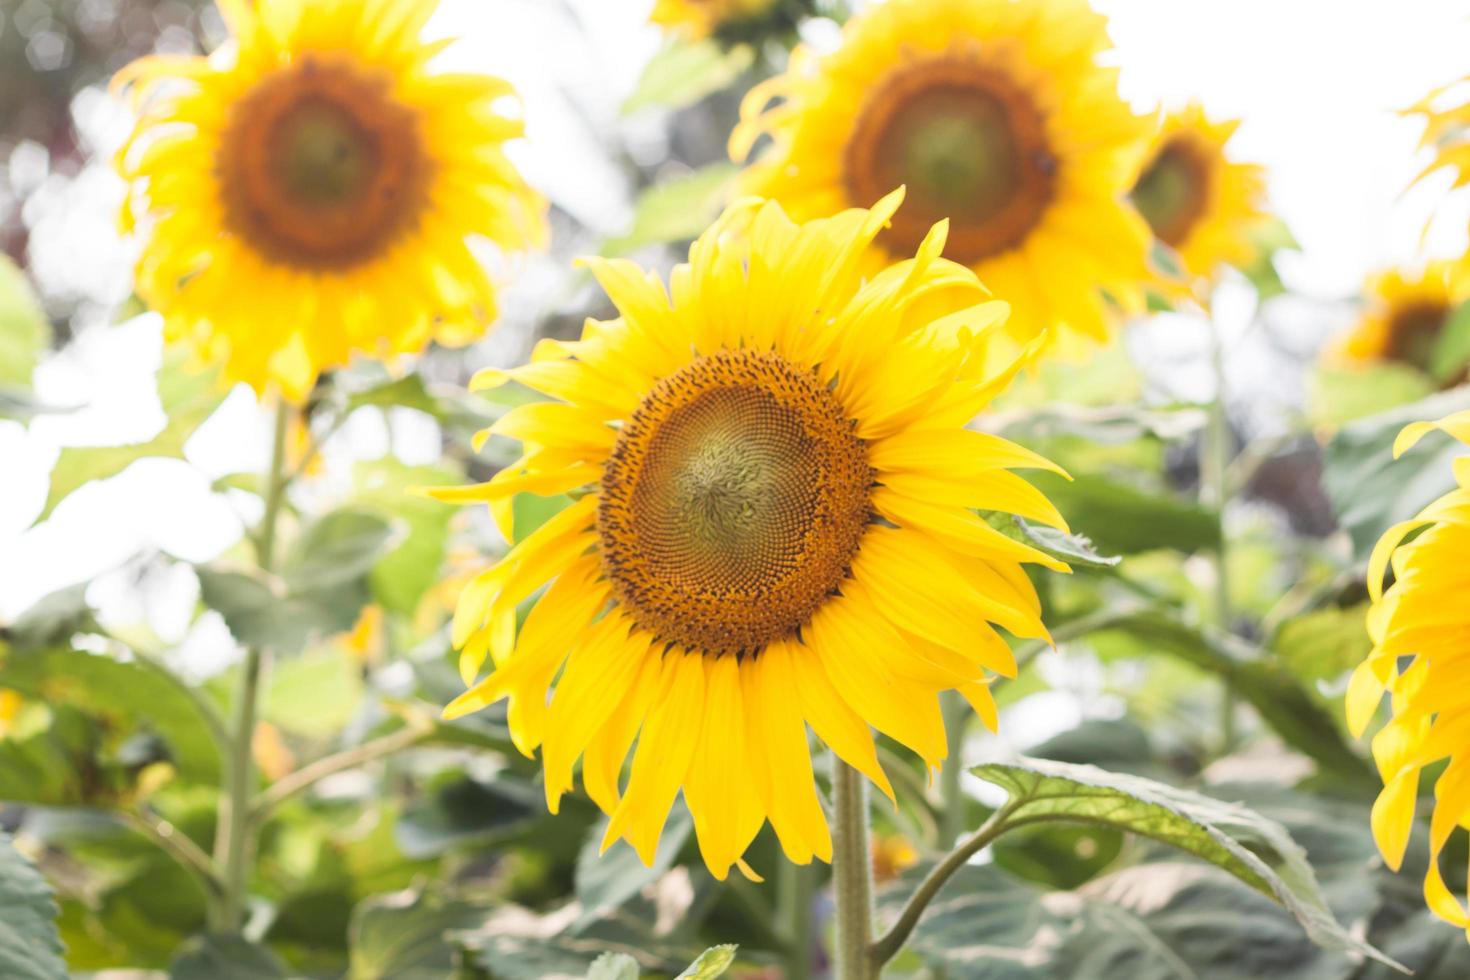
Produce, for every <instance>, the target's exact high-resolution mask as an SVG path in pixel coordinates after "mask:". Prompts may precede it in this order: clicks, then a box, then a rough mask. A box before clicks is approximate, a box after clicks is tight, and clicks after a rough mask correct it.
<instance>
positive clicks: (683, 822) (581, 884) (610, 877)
mask: <svg viewBox="0 0 1470 980" xmlns="http://www.w3.org/2000/svg"><path fill="white" fill-rule="evenodd" d="M606 831H607V821H606V820H602V821H600V822H599V823H598V824H597V825H596V826H594V827H593V828H592V831H591V832H590V833H589V834H588V835H587V840H586V842H585V843H584V844H583V845H582V850H581V851H580V852H579V853H578V854H577V876H576V884H577V901H578V902H580V903H581V905H582V915H581V917H580V918H579V919H578V920H577V927H579V928H580V927H582V926H585V925H587V924H588V923H590V922H592V921H593V920H595V919H598V918H600V917H602V916H604V915H607V914H608V913H609V912H611V911H613V910H614V909H616V908H619V907H620V906H622V905H623V903H624V902H627V901H628V900H629V899H631V898H633V897H634V896H635V895H637V894H638V893H639V892H641V891H642V890H643V889H644V888H645V887H647V886H648V885H651V884H652V883H653V882H655V881H657V880H658V879H659V878H661V877H662V876H663V874H664V872H666V871H668V870H669V868H671V867H672V866H673V864H674V861H675V860H676V859H677V858H678V857H679V852H680V851H681V850H682V849H683V848H684V844H685V843H686V842H687V841H688V840H689V835H690V834H691V833H693V831H694V822H693V820H691V819H690V816H689V811H688V810H687V809H685V808H684V807H683V806H676V807H675V808H674V809H673V811H672V812H671V813H670V814H669V820H668V823H666V824H665V825H664V832H663V835H662V836H661V837H660V838H659V842H658V853H657V854H656V855H655V857H654V862H653V867H646V866H645V865H644V864H643V860H642V859H641V858H639V857H638V852H637V851H635V850H633V848H632V847H631V846H629V845H628V844H627V842H625V841H618V842H617V843H616V844H614V845H613V846H612V847H611V848H609V849H608V851H607V853H606V854H604V853H602V836H603V834H604V833H605V832H606Z"/></svg>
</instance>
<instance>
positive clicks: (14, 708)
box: [0, 688, 26, 738]
mask: <svg viewBox="0 0 1470 980" xmlns="http://www.w3.org/2000/svg"><path fill="white" fill-rule="evenodd" d="M25 703H26V702H25V698H23V697H21V696H20V695H19V694H17V693H15V692H14V691H11V690H8V689H4V688H0V738H5V737H6V736H7V735H9V734H10V732H11V731H12V730H13V729H14V728H15V719H16V718H18V717H20V712H21V709H22V708H24V707H25Z"/></svg>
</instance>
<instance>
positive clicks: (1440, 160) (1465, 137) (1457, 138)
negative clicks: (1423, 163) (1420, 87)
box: [1404, 75, 1470, 188]
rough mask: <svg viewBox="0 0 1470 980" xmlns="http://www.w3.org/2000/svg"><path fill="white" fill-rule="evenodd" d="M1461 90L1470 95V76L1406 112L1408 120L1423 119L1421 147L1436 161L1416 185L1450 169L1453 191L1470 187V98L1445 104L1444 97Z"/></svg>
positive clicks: (1437, 91) (1421, 174) (1427, 96)
mask: <svg viewBox="0 0 1470 980" xmlns="http://www.w3.org/2000/svg"><path fill="white" fill-rule="evenodd" d="M1458 90H1465V92H1466V93H1467V94H1470V75H1467V76H1465V77H1464V78H1461V79H1459V80H1457V81H1454V82H1451V83H1450V84H1448V85H1444V86H1441V87H1440V88H1437V89H1435V90H1434V91H1433V92H1430V93H1429V94H1428V95H1426V96H1425V97H1424V98H1423V99H1422V100H1420V101H1419V102H1416V103H1415V104H1414V105H1412V106H1410V107H1409V108H1408V109H1406V110H1405V111H1404V115H1406V116H1422V117H1423V118H1424V136H1423V137H1422V138H1421V139H1420V143H1419V145H1420V146H1421V147H1423V148H1425V149H1428V150H1432V151H1433V152H1434V159H1433V160H1431V161H1430V163H1429V165H1428V166H1427V167H1425V168H1424V169H1423V170H1422V171H1420V173H1419V176H1418V177H1416V178H1414V183H1418V182H1419V181H1421V180H1423V179H1424V178H1425V177H1427V176H1429V175H1430V174H1432V173H1434V172H1435V171H1438V170H1444V169H1449V170H1452V171H1454V175H1455V180H1454V183H1453V184H1452V185H1450V186H1451V187H1452V188H1460V187H1464V186H1466V185H1467V184H1470V98H1466V99H1464V100H1462V101H1460V102H1458V103H1457V104H1451V105H1445V104H1444V103H1445V97H1446V96H1450V95H1451V93H1453V92H1455V91H1458ZM1451 101H1453V99H1452V100H1451Z"/></svg>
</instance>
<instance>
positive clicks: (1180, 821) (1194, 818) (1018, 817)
mask: <svg viewBox="0 0 1470 980" xmlns="http://www.w3.org/2000/svg"><path fill="white" fill-rule="evenodd" d="M970 771H971V772H972V773H973V774H974V775H975V776H977V777H979V778H981V779H983V780H985V781H986V782H989V783H992V784H994V785H996V786H999V787H1000V788H1002V789H1004V790H1005V791H1006V793H1007V794H1008V795H1009V797H1010V802H1009V803H1008V804H1007V807H1008V813H1007V816H1006V818H1005V823H1006V824H1008V825H1012V826H1014V825H1025V824H1030V823H1040V822H1048V821H1063V822H1074V823H1083V824H1089V825H1092V826H1105V827H1115V828H1117V829H1119V830H1124V831H1128V832H1130V833H1133V834H1137V835H1140V836H1143V837H1147V838H1150V839H1152V840H1155V841H1158V842H1160V843H1162V844H1166V845H1168V846H1170V847H1173V848H1176V849H1178V850H1181V851H1184V852H1186V853H1188V854H1192V855H1194V856H1195V857H1198V858H1201V859H1203V860H1205V861H1207V862H1209V863H1210V864H1213V865H1215V866H1216V867H1218V868H1220V869H1222V870H1224V871H1227V872H1229V873H1230V874H1231V875H1233V876H1234V877H1235V878H1237V879H1239V880H1240V881H1241V882H1244V883H1245V884H1246V885H1248V886H1250V887H1251V888H1252V889H1254V890H1255V891H1257V892H1259V893H1260V894H1262V895H1264V896H1266V897H1267V898H1270V899H1271V900H1272V901H1274V902H1276V903H1277V904H1279V905H1281V906H1282V907H1284V908H1285V909H1286V910H1287V911H1289V912H1290V913H1291V914H1292V915H1293V916H1295V917H1296V920H1297V921H1298V922H1299V923H1300V924H1301V926H1302V928H1303V929H1304V930H1305V931H1306V933H1307V935H1308V936H1310V937H1311V938H1312V940H1313V941H1315V942H1316V943H1318V944H1319V945H1321V946H1324V947H1327V948H1336V949H1346V950H1352V951H1354V952H1356V953H1359V954H1362V955H1364V956H1368V957H1371V958H1373V959H1376V960H1378V961H1380V962H1383V963H1387V964H1389V965H1391V966H1397V964H1395V963H1393V961H1391V960H1389V959H1388V957H1386V956H1385V955H1384V954H1383V953H1381V952H1379V951H1378V950H1377V949H1375V948H1374V947H1373V946H1371V945H1369V944H1368V943H1367V942H1365V941H1364V940H1363V939H1361V938H1359V937H1358V936H1355V935H1353V934H1351V933H1349V932H1348V931H1347V929H1345V928H1344V927H1343V926H1342V924H1341V923H1339V922H1338V921H1337V918H1336V917H1335V916H1334V915H1333V913H1332V911H1331V909H1330V908H1329V907H1328V905H1327V900H1326V898H1325V897H1324V895H1323V893H1322V889H1321V886H1320V885H1319V884H1318V883H1317V877H1316V874H1315V873H1314V872H1313V870H1312V867H1311V865H1310V864H1309V863H1308V862H1307V859H1306V851H1305V850H1303V848H1302V847H1301V846H1300V845H1298V844H1297V843H1296V842H1295V841H1293V840H1292V838H1291V836H1290V834H1288V833H1287V831H1286V829H1285V828H1284V827H1282V826H1281V825H1280V824H1279V823H1276V822H1275V821H1274V820H1269V819H1267V818H1266V817H1263V816H1261V815H1260V814H1259V813H1256V812H1254V811H1252V810H1249V809H1247V808H1246V807H1243V806H1240V805H1238V804H1234V803H1226V802H1222V801H1220V800H1215V799H1211V798H1210V797H1207V796H1202V795H1200V794H1198V793H1193V792H1189V791H1188V790H1182V789H1176V788H1174V787H1172V786H1168V785H1165V784H1164V783H1159V782H1155V781H1153V780H1150V779H1144V778H1142V777H1140V776H1132V775H1124V774H1120V773H1112V772H1106V771H1104V770H1102V769H1098V768H1096V767H1094V766H1079V765H1072V764H1069V763H1064V762H1052V761H1048V760H1042V759H1020V760H1017V761H1016V762H1014V763H989V764H986V765H982V766H978V767H976V768H974V769H972V770H970Z"/></svg>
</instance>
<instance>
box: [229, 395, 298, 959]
mask: <svg viewBox="0 0 1470 980" xmlns="http://www.w3.org/2000/svg"><path fill="white" fill-rule="evenodd" d="M290 419H291V408H290V406H288V405H286V404H285V403H284V402H282V403H280V404H278V405H277V406H276V424H275V437H274V443H273V445H272V447H271V464H270V470H269V472H268V473H267V474H266V485H265V486H266V490H265V513H264V515H263V516H262V517H261V521H260V530H259V531H258V533H257V534H256V537H255V548H256V552H255V553H256V561H257V563H258V564H259V565H260V567H261V569H262V570H263V571H266V572H269V571H271V569H272V568H273V567H274V564H275V547H276V524H277V522H278V518H279V517H280V513H281V503H282V501H283V500H284V498H285V491H286V483H287V479H286V435H287V432H288V429H289V426H290ZM264 672H265V651H264V649H262V648H261V647H260V646H250V647H247V648H246V649H245V661H244V663H243V664H241V667H240V681H239V686H238V688H237V690H236V692H235V716H234V722H233V724H232V725H231V729H230V731H231V744H230V756H229V760H228V764H227V766H226V767H225V784H224V790H223V798H222V799H221V801H220V803H221V806H220V820H219V829H218V831H217V832H216V835H215V862H216V863H217V864H219V865H220V866H221V867H222V869H223V871H222V875H221V877H222V878H223V893H222V895H221V897H220V906H219V915H218V920H219V921H218V923H217V926H218V928H219V929H220V930H221V931H223V932H227V933H237V932H239V931H240V930H241V928H242V927H243V926H244V924H245V910H246V909H245V906H246V898H247V897H248V892H249V887H250V863H251V851H252V850H253V848H252V846H251V844H252V833H251V830H252V826H251V820H250V806H251V796H252V792H251V790H252V783H253V782H254V776H255V766H254V759H253V757H252V755H251V750H252V743H253V741H254V735H255V722H256V713H257V709H258V706H259V701H260V681H261V677H262V675H263V674H264Z"/></svg>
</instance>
